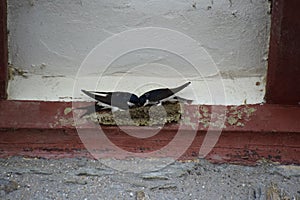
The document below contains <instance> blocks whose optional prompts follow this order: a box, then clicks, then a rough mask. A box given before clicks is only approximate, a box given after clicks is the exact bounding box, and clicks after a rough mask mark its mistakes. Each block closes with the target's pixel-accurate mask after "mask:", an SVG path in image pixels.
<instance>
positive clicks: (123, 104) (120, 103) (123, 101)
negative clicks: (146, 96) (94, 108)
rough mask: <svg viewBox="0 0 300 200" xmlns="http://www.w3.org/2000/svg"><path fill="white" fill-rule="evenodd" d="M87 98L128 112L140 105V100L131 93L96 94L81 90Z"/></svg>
mask: <svg viewBox="0 0 300 200" xmlns="http://www.w3.org/2000/svg"><path fill="white" fill-rule="evenodd" d="M81 91H82V92H83V93H84V94H86V95H87V96H89V97H91V98H93V99H95V100H97V101H99V102H101V103H103V104H106V105H108V106H111V107H116V108H120V109H122V110H127V109H128V108H130V107H131V106H133V105H138V104H139V98H138V96H136V95H135V94H132V93H130V92H95V91H86V90H81Z"/></svg>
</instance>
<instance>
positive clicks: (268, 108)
mask: <svg viewBox="0 0 300 200" xmlns="http://www.w3.org/2000/svg"><path fill="white" fill-rule="evenodd" d="M71 106H72V104H71V103H67V102H39V101H0V110H1V112H0V157H7V156H12V155H23V156H34V157H36V156H38V157H45V158H49V157H56V158H57V157H73V156H85V157H92V156H91V155H90V154H89V152H88V151H87V150H86V149H85V147H84V145H83V144H82V142H81V140H80V138H79V136H78V134H77V130H76V129H75V127H74V125H73V115H72V112H71V113H65V109H66V108H70V107H71ZM250 107H251V108H255V109H257V110H256V111H255V113H254V114H253V116H252V117H251V118H249V119H247V120H243V121H242V122H243V123H244V126H242V127H237V126H230V125H228V124H227V127H226V128H224V129H223V132H222V134H221V137H220V138H219V141H218V142H217V144H216V146H215V147H214V148H213V150H212V151H211V152H210V153H209V154H208V155H207V156H206V159H208V160H210V161H212V162H218V163H222V162H230V163H241V164H251V165H252V164H255V163H256V162H257V161H258V160H261V159H268V160H271V161H276V162H281V163H286V164H291V163H295V164H300V123H299V116H300V107H298V106H280V105H268V104H267V105H252V106H250ZM230 108H231V107H227V109H230ZM241 108H242V107H241ZM187 109H190V110H195V107H194V106H188V107H187ZM29 113H30V114H29ZM81 128H82V129H85V130H89V129H90V128H91V127H89V126H84V125H82V126H81ZM125 129H127V130H129V129H138V130H140V132H141V133H143V132H146V131H149V127H148V128H147V127H125ZM177 129H178V126H177V125H167V126H165V127H164V128H163V129H162V131H161V132H160V133H159V134H157V136H155V137H151V138H150V139H147V140H138V139H135V138H133V137H129V136H128V135H126V134H125V133H124V132H123V131H122V130H120V128H118V127H116V126H104V127H103V126H102V130H104V132H105V134H106V135H107V137H108V138H109V139H110V140H111V141H112V142H113V143H115V145H118V146H119V147H120V148H122V149H124V150H126V151H130V152H144V151H153V150H155V149H157V148H161V147H162V146H164V145H166V144H168V142H169V141H170V140H172V138H173V137H174V134H176V132H177ZM184 131H185V132H184V134H186V135H187V138H188V137H190V136H189V134H191V132H192V130H191V129H189V128H186V129H185V130H184ZM206 131H207V129H206V128H204V127H203V126H200V128H199V129H198V130H197V133H196V137H195V139H194V140H193V142H192V144H191V146H190V147H189V148H188V149H187V151H186V152H185V153H184V154H183V155H182V157H181V159H192V158H196V157H197V156H199V155H198V152H199V149H200V146H201V144H202V141H203V138H204V136H205V134H206ZM87 133H88V132H87ZM103 146H104V144H103ZM113 156H114V155H109V154H108V155H107V157H113Z"/></svg>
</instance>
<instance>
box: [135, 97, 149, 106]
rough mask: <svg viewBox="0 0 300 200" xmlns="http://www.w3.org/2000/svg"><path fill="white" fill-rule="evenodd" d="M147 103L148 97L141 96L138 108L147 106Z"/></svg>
mask: <svg viewBox="0 0 300 200" xmlns="http://www.w3.org/2000/svg"><path fill="white" fill-rule="evenodd" d="M146 102H147V97H146V95H142V96H140V98H139V102H138V104H137V105H138V106H143V105H145V103H146Z"/></svg>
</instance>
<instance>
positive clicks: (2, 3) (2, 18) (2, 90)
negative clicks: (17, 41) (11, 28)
mask: <svg viewBox="0 0 300 200" xmlns="http://www.w3.org/2000/svg"><path fill="white" fill-rule="evenodd" d="M6 7H7V5H6V0H0V99H6V98H7V92H6V90H7V83H8V72H7V70H8V66H7V64H8V47H7V11H6V10H7V9H6Z"/></svg>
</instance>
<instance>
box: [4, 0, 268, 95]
mask: <svg viewBox="0 0 300 200" xmlns="http://www.w3.org/2000/svg"><path fill="white" fill-rule="evenodd" d="M8 24H9V58H10V62H11V65H12V66H13V67H15V68H19V69H21V70H24V71H25V72H26V76H27V78H28V79H30V78H33V77H34V76H43V77H47V78H51V77H52V78H55V77H56V78H57V79H52V80H51V81H52V82H51V83H53V82H54V83H53V84H55V81H56V82H57V85H59V84H60V83H61V80H60V79H59V78H62V77H64V78H65V77H67V78H72V77H74V76H75V75H76V73H77V70H78V68H79V66H80V64H81V63H82V61H83V59H84V58H85V57H86V56H87V54H88V53H89V52H90V51H91V50H92V49H93V48H94V47H95V46H96V45H97V44H99V43H100V42H102V41H104V40H105V39H107V38H108V37H110V36H113V35H115V34H118V33H120V32H123V31H126V30H130V29H133V28H142V27H163V28H168V29H172V30H176V31H179V32H182V33H184V34H186V35H187V36H189V37H191V38H193V39H194V40H196V41H197V42H198V44H199V46H201V47H203V48H205V49H206V50H207V52H208V53H209V54H210V56H211V57H212V59H213V60H214V62H215V64H216V65H217V67H218V69H219V70H220V72H221V74H222V75H223V77H224V78H239V77H261V76H264V73H265V71H266V68H267V62H266V61H267V54H268V39H269V26H270V15H269V2H268V1H267V0H164V1H160V0H114V1H111V0H63V1H61V0H23V1H20V0H8ZM146 39H147V38H145V40H146ZM181 42H182V41H178V46H180V45H182V44H180V43H181ZM190 53H191V54H192V53H193V50H191V52H190ZM140 54H141V55H138V56H135V57H134V59H131V57H130V56H128V57H127V58H126V59H123V61H122V60H121V61H120V62H116V63H114V64H113V66H112V67H111V68H110V69H109V70H108V71H107V72H106V75H107V76H110V75H111V76H116V75H121V74H122V73H126V71H128V69H129V68H130V67H132V66H137V65H142V64H145V62H146V64H147V65H149V66H151V65H153V63H154V64H155V62H154V61H157V58H159V59H160V60H161V63H163V64H165V65H172V63H167V62H165V63H164V59H165V57H164V55H162V54H160V53H159V52H150V53H148V54H147V52H140ZM137 57H138V58H140V60H139V59H137ZM99 67H101V66H99ZM196 67H198V68H199V69H201V63H200V64H199V66H196ZM183 68H184V65H183ZM180 70H181V71H180V73H181V74H182V75H183V76H185V77H191V78H195V77H193V76H197V74H195V73H194V72H193V71H191V70H189V69H188V68H186V69H180ZM135 73H136V74H135ZM135 73H133V74H131V75H133V76H135V75H136V76H141V74H140V73H139V72H138V71H137V72H135ZM91 75H94V76H97V74H96V73H95V74H91ZM142 75H143V76H149V77H151V76H155V77H157V76H160V75H162V76H163V75H165V73H163V72H162V73H160V72H159V71H155V73H154V72H153V71H151V70H150V71H149V72H147V73H146V74H145V73H143V74H142ZM170 76H171V75H170ZM20 79H22V77H19V78H16V79H15V80H14V81H13V82H12V83H11V85H13V86H14V88H15V87H18V84H17V82H18V81H20ZM16 80H17V82H16ZM23 81H24V80H23ZM21 82H22V80H21ZM70 85H72V84H71V83H70ZM59 88H60V87H59ZM59 88H58V89H57V90H58V93H59ZM10 95H11V96H12V98H21V96H22V95H20V91H16V89H13V88H11V89H10ZM55 95H56V96H55ZM54 96H55V98H56V97H57V98H58V97H59V95H57V94H54ZM33 98H37V97H33ZM55 98H53V99H55ZM50 99H51V98H50Z"/></svg>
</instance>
